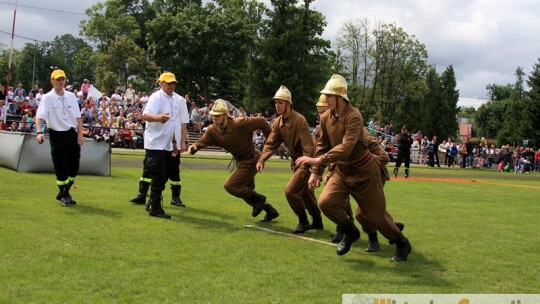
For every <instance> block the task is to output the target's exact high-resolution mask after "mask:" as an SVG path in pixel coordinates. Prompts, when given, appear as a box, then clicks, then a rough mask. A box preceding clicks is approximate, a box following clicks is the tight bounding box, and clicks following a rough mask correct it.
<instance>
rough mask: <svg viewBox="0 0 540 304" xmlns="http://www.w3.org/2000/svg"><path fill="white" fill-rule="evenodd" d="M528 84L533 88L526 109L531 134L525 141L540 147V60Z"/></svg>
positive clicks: (535, 65)
mask: <svg viewBox="0 0 540 304" xmlns="http://www.w3.org/2000/svg"><path fill="white" fill-rule="evenodd" d="M527 84H528V85H529V87H530V88H531V89H530V90H529V92H527V96H528V97H529V99H528V101H527V103H526V105H525V109H526V111H525V112H526V119H527V121H529V122H530V124H529V125H528V126H529V127H530V132H529V133H528V134H527V137H526V138H524V139H530V140H533V141H534V144H535V145H536V146H537V147H538V146H540V119H539V118H540V58H539V59H538V62H536V63H535V64H534V66H533V70H532V72H531V75H529V77H528V79H527Z"/></svg>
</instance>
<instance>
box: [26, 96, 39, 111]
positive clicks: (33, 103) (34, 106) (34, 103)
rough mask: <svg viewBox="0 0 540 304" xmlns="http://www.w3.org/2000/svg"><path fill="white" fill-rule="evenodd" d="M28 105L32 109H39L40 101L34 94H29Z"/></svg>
mask: <svg viewBox="0 0 540 304" xmlns="http://www.w3.org/2000/svg"><path fill="white" fill-rule="evenodd" d="M28 105H29V106H30V107H32V109H37V106H38V101H37V99H36V98H35V97H34V93H28Z"/></svg>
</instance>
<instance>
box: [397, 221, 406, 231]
mask: <svg viewBox="0 0 540 304" xmlns="http://www.w3.org/2000/svg"><path fill="white" fill-rule="evenodd" d="M394 224H396V226H397V227H398V229H399V231H403V229H405V224H403V223H402V222H394Z"/></svg>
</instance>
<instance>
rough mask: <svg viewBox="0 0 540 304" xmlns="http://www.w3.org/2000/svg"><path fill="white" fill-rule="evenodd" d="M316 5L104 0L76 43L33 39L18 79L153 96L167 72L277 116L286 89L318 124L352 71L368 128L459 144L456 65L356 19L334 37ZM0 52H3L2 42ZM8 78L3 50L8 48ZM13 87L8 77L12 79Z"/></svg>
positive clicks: (280, 0) (389, 29) (18, 64)
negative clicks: (325, 91) (319, 104)
mask: <svg viewBox="0 0 540 304" xmlns="http://www.w3.org/2000/svg"><path fill="white" fill-rule="evenodd" d="M312 2H313V0H306V1H298V0H271V1H270V2H269V3H268V4H267V5H265V4H264V3H263V2H261V1H257V0H213V1H204V3H203V1H201V0H154V1H149V0H106V1H104V2H100V3H98V4H96V5H94V6H92V7H90V8H88V9H87V10H86V14H87V15H88V18H87V19H86V20H83V21H82V22H81V24H80V36H81V37H83V38H76V37H73V36H72V35H69V34H66V35H62V36H57V37H55V39H54V40H53V41H50V42H41V43H27V44H26V45H25V46H24V47H23V48H22V49H21V50H17V51H16V52H15V57H14V59H15V60H14V63H13V73H12V83H19V82H21V83H23V84H24V85H25V86H26V87H30V86H31V85H33V84H32V83H31V81H32V76H33V75H36V79H35V80H34V82H35V83H37V84H38V85H40V86H41V87H44V88H50V84H49V83H48V75H49V74H50V67H52V66H56V67H61V68H63V69H64V70H65V71H66V72H67V74H68V75H69V76H70V80H71V81H79V82H80V81H82V79H85V78H86V79H89V80H90V81H91V82H92V83H94V84H95V85H96V86H97V87H98V88H99V89H100V90H102V91H104V92H107V93H111V92H112V91H113V90H114V88H116V87H124V86H126V84H127V83H128V82H129V83H133V84H134V86H135V87H136V88H152V87H154V86H155V79H156V77H157V75H158V74H159V73H160V72H162V71H171V72H173V73H174V74H175V75H176V76H177V79H178V80H179V85H178V91H179V92H181V93H182V94H190V95H191V96H198V95H200V96H202V97H204V98H205V99H206V100H209V99H211V98H216V97H219V98H225V99H228V100H231V101H232V102H233V103H234V104H236V105H242V106H244V107H245V108H247V109H251V110H253V111H264V110H272V108H273V103H272V100H271V98H272V97H273V95H274V93H275V91H276V90H277V88H279V86H280V85H285V86H287V87H288V88H290V89H291V92H292V96H293V104H294V108H295V109H296V110H297V111H299V112H300V113H302V114H304V115H305V116H306V118H307V119H308V121H309V122H310V123H311V124H312V125H313V124H314V123H315V120H316V114H317V113H316V109H315V106H314V104H315V102H316V100H317V98H318V96H319V91H320V89H321V88H322V87H324V84H325V83H326V81H327V80H328V79H329V77H330V76H331V75H332V74H333V73H339V74H342V75H344V76H345V77H346V78H347V80H348V83H349V93H348V94H349V97H350V99H351V102H352V104H353V105H354V106H356V107H358V108H359V109H360V110H361V111H362V114H363V116H364V119H366V120H371V119H373V120H375V121H378V122H379V123H380V124H381V125H386V124H393V126H394V128H395V129H399V128H400V127H401V125H403V124H407V125H409V128H410V129H411V130H416V129H419V130H422V132H423V133H424V134H427V135H437V136H439V137H440V138H441V137H442V138H446V137H455V136H457V119H456V117H457V114H458V112H459V108H458V107H457V102H458V99H459V91H458V90H457V88H456V78H455V74H454V69H453V67H452V66H448V67H446V69H445V70H444V72H443V73H442V74H440V75H439V74H438V73H437V71H436V68H435V66H433V65H430V64H428V52H427V50H426V48H425V46H424V44H422V43H421V42H420V41H418V39H417V38H416V37H415V36H414V35H410V34H408V33H407V32H406V31H405V30H404V29H403V28H401V27H399V26H398V25H396V24H394V23H391V24H384V23H370V22H369V20H368V19H360V20H350V21H347V22H345V23H344V24H343V26H342V27H341V30H340V31H339V33H338V34H337V37H335V41H334V43H333V44H332V42H331V41H329V40H326V39H323V38H322V33H323V31H324V29H325V27H326V20H325V17H324V15H323V14H322V13H320V12H317V11H315V10H313V9H312V7H311V4H312ZM0 48H1V46H0ZM0 51H1V54H0V55H1V56H0V65H1V66H3V67H5V70H7V53H8V52H7V50H6V48H5V47H3V48H1V49H0ZM4 83H5V81H4Z"/></svg>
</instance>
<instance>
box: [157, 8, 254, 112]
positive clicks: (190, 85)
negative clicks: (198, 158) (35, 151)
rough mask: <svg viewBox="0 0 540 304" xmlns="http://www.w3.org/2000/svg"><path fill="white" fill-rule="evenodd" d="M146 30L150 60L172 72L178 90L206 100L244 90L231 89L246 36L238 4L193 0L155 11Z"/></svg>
mask: <svg viewBox="0 0 540 304" xmlns="http://www.w3.org/2000/svg"><path fill="white" fill-rule="evenodd" d="M148 28H149V30H150V31H151V32H152V34H151V35H148V36H147V37H146V38H147V40H148V42H149V50H150V54H151V56H152V58H153V59H154V60H155V61H156V62H157V63H158V65H159V66H161V68H162V69H163V70H168V71H172V72H173V73H175V75H176V76H177V79H179V87H180V89H181V90H184V91H186V92H195V93H201V95H203V96H205V97H206V98H210V97H216V96H219V97H221V98H226V99H232V100H233V101H236V100H238V99H239V98H240V94H241V93H242V91H243V90H242V88H239V87H238V86H236V87H235V85H237V83H236V82H235V78H234V77H235V76H236V75H237V74H238V72H239V71H240V70H241V69H243V68H245V59H246V57H247V53H246V50H247V45H248V42H249V39H250V35H249V27H248V25H247V24H246V19H245V18H244V12H243V11H242V10H241V8H240V7H231V8H223V7H220V6H216V5H215V3H213V2H208V3H207V4H206V5H205V6H201V5H199V4H198V3H191V4H189V5H187V6H186V7H184V8H183V9H182V10H178V11H175V12H174V13H173V12H164V13H161V14H158V16H157V17H156V18H155V19H154V20H152V21H150V22H149V23H148Z"/></svg>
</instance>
